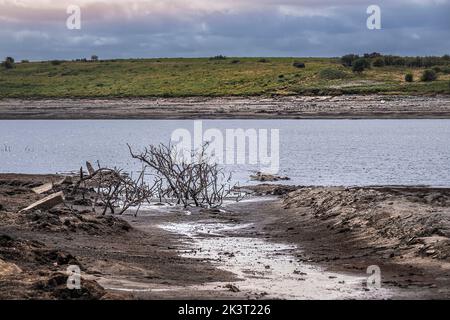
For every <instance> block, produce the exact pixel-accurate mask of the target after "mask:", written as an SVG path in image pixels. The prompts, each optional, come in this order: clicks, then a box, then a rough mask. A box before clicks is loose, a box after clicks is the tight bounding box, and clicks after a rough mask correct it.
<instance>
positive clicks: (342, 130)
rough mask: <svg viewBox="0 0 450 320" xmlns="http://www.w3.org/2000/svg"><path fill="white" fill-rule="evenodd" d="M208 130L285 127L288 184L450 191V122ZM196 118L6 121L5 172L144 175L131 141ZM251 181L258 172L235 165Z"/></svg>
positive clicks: (143, 141) (266, 123)
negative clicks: (86, 167) (94, 170)
mask: <svg viewBox="0 0 450 320" xmlns="http://www.w3.org/2000/svg"><path fill="white" fill-rule="evenodd" d="M203 127H204V129H208V128H218V129H220V130H225V129H236V128H243V129H248V128H255V129H260V128H266V129H280V167H281V168H280V174H281V175H287V176H289V177H291V178H292V180H291V181H288V183H290V184H303V185H381V184H426V185H439V186H450V143H449V142H450V120H209V121H204V122H203ZM178 128H186V129H189V130H193V121H191V120H167V121H165V120H142V121H136V120H86V121H73V120H67V121H59V120H53V121H42V120H36V121H35V120H33V121H21V120H17V121H16V120H13V121H0V171H1V172H20V173H55V172H67V171H72V170H78V169H79V168H80V166H82V165H83V164H84V163H85V161H86V160H89V161H91V162H95V161H97V160H100V161H101V163H102V164H104V165H111V166H118V167H121V168H125V169H128V170H138V169H139V164H138V163H136V162H135V161H134V160H132V159H131V158H130V157H129V155H128V150H127V147H126V143H130V144H131V145H133V146H134V147H136V148H139V147H143V146H146V145H149V144H157V143H160V142H164V143H167V142H168V141H169V139H170V136H171V133H172V132H173V130H175V129H178ZM227 170H229V171H233V172H234V178H235V179H237V180H239V181H240V182H241V183H248V176H249V175H250V174H251V173H252V172H253V171H255V170H258V167H257V166H248V165H232V166H227Z"/></svg>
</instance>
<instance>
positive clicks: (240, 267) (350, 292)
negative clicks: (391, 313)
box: [160, 221, 393, 300]
mask: <svg viewBox="0 0 450 320" xmlns="http://www.w3.org/2000/svg"><path fill="white" fill-rule="evenodd" d="M160 227H161V228H163V229H164V230H167V231H170V232H174V233H179V234H182V235H185V236H188V237H189V238H191V239H193V243H192V245H191V248H190V249H187V250H184V252H182V256H183V257H188V258H194V259H204V260H207V261H210V262H212V263H213V264H214V265H215V266H216V267H218V268H220V269H223V270H225V271H229V272H232V273H234V274H235V275H236V276H237V277H238V278H239V281H237V282H235V283H234V284H235V285H236V286H237V287H238V288H239V289H240V290H241V291H242V292H244V293H248V294H250V293H252V292H253V293H257V294H258V293H264V294H265V295H266V296H265V298H268V299H302V300H304V299H385V298H390V297H391V295H392V294H393V293H392V292H390V291H389V290H387V289H382V288H378V289H377V288H371V290H370V291H365V290H364V288H365V284H364V281H365V280H366V279H367V275H366V274H364V273H362V274H360V275H358V276H356V275H349V274H337V273H332V272H327V271H325V270H323V269H321V268H319V267H317V266H314V265H311V264H306V263H304V262H300V261H298V259H297V258H296V257H295V252H296V251H297V247H296V246H295V245H290V244H283V243H274V242H269V241H265V240H264V239H259V238H247V237H242V236H230V235H229V234H227V232H230V231H237V230H239V229H245V228H247V227H251V225H245V224H241V225H234V224H230V223H223V224H222V223H217V222H210V221H196V222H190V223H169V224H164V225H161V226H160ZM205 235H206V236H205ZM227 253H232V255H230V254H227ZM218 287H219V288H220V287H222V288H223V284H222V286H220V284H218V283H206V284H204V285H202V286H200V287H198V288H196V289H197V290H207V289H214V288H218ZM216 290H217V289H216Z"/></svg>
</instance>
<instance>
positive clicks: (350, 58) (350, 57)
mask: <svg viewBox="0 0 450 320" xmlns="http://www.w3.org/2000/svg"><path fill="white" fill-rule="evenodd" d="M358 59H359V56H358V55H357V54H346V55H345V56H342V57H341V62H342V64H343V65H344V66H346V67H351V66H353V62H354V61H356V60H358Z"/></svg>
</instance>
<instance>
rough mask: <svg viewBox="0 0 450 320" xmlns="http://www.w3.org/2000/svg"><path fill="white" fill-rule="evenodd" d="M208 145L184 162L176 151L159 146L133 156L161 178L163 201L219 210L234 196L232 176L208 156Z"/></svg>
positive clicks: (160, 188)
mask: <svg viewBox="0 0 450 320" xmlns="http://www.w3.org/2000/svg"><path fill="white" fill-rule="evenodd" d="M207 147H208V145H207V144H205V145H203V146H202V147H201V150H196V151H192V152H191V154H190V158H189V159H185V158H183V157H182V156H181V155H180V153H179V152H178V150H177V148H175V147H174V146H172V145H170V144H169V145H167V146H166V145H164V144H160V145H158V146H153V145H151V146H149V147H147V148H145V149H144V151H142V152H141V153H135V152H133V150H132V148H131V146H130V145H128V148H129V151H130V154H131V156H132V157H133V158H134V159H137V160H139V161H140V162H141V163H142V164H144V165H145V166H148V167H150V168H151V169H152V170H153V171H154V172H155V175H156V177H158V187H157V188H158V193H159V198H160V199H163V198H164V199H173V200H174V201H175V202H176V203H177V204H182V205H184V206H185V207H187V206H190V205H195V206H197V207H219V206H221V205H222V204H223V201H224V199H225V198H226V197H228V196H229V195H230V194H231V193H232V189H233V188H232V186H231V185H230V181H231V175H228V176H227V175H226V174H225V172H224V171H223V169H222V168H220V167H219V165H218V164H216V163H213V162H212V161H211V159H210V158H209V157H208V155H207V152H206V150H207Z"/></svg>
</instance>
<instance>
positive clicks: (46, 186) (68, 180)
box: [31, 176, 72, 194]
mask: <svg viewBox="0 0 450 320" xmlns="http://www.w3.org/2000/svg"><path fill="white" fill-rule="evenodd" d="M63 184H72V177H70V176H66V177H64V178H62V179H61V180H59V181H57V182H53V181H52V182H47V183H44V184H43V185H40V186H38V187H35V188H32V189H31V190H32V191H33V192H34V193H36V194H43V193H46V192H49V191H51V190H53V188H55V187H58V186H61V185H63Z"/></svg>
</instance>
